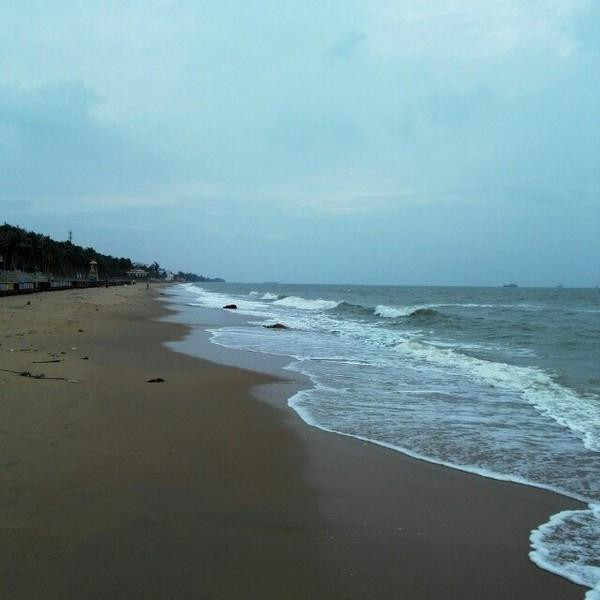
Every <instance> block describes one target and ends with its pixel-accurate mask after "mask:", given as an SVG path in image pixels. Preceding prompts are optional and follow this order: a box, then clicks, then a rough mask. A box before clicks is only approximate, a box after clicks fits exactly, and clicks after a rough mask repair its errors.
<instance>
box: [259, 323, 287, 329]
mask: <svg viewBox="0 0 600 600" xmlns="http://www.w3.org/2000/svg"><path fill="white" fill-rule="evenodd" d="M263 327H264V328H265V329H289V327H288V326H287V325H284V324H283V323H273V325H263Z"/></svg>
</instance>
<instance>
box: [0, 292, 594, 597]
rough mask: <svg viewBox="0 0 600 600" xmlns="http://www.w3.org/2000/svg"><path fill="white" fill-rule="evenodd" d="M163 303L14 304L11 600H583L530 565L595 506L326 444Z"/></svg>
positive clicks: (7, 322) (8, 361)
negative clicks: (579, 512) (548, 537)
mask: <svg viewBox="0 0 600 600" xmlns="http://www.w3.org/2000/svg"><path fill="white" fill-rule="evenodd" d="M155 294H156V292H155V291H154V290H151V291H147V290H146V289H145V287H144V286H132V287H122V288H109V289H103V288H100V289H89V290H81V291H75V290H74V291H64V292H55V293H45V294H37V295H31V296H21V297H16V298H3V299H0V368H1V369H3V370H2V371H0V481H1V484H0V597H1V598H3V599H7V600H8V599H11V600H21V599H23V600H34V599H37V598H40V599H41V598H43V599H48V600H54V599H56V600H59V599H60V600H70V599H78V600H87V599H128V600H130V599H154V598H156V599H159V598H160V599H174V600H175V599H182V600H184V599H191V598H278V599H279V598H281V599H287V598H307V599H308V598H402V599H408V600H410V599H417V598H419V599H421V598H422V599H434V598H435V599H437V598H445V599H448V598H456V599H476V598H477V599H482V598H483V599H486V598H491V599H496V598H506V599H511V600H515V599H516V598H524V599H528V600H529V599H538V598H539V599H561V600H562V599H566V600H568V599H570V598H573V599H576V598H578V599H581V598H582V597H583V593H584V590H583V588H580V587H578V586H575V585H573V584H570V583H569V582H567V581H565V580H563V579H561V578H558V577H556V576H553V575H551V574H549V573H546V572H544V571H542V570H540V569H538V568H537V567H535V566H534V565H533V564H532V563H530V562H529V560H528V558H527V552H528V536H529V531H530V530H531V529H532V528H533V527H535V526H537V525H539V524H540V523H542V522H544V521H545V520H547V517H548V516H549V515H550V514H552V513H555V512H558V511H559V510H563V509H565V508H568V507H569V506H574V505H576V503H574V502H571V501H568V500H567V499H565V498H562V497H560V496H557V495H554V494H551V493H546V492H543V491H538V490H534V489H531V488H527V487H523V486H518V485H512V484H503V483H499V482H494V481H491V480H486V479H483V478H480V477H476V476H472V475H468V474H465V473H460V472H457V471H453V470H450V469H445V468H442V467H438V466H436V465H431V464H427V463H423V462H420V461H416V460H412V459H410V458H408V457H405V456H403V455H401V454H399V453H397V452H393V451H388V450H386V449H383V448H378V447H376V446H373V445H370V444H365V443H362V442H359V441H357V440H353V439H349V438H343V437H341V436H335V435H332V434H327V433H324V432H322V431H319V430H316V429H314V428H310V427H308V426H306V425H304V424H303V423H302V422H301V421H300V420H299V419H298V418H297V417H295V415H293V414H292V413H291V412H290V411H289V410H288V409H286V408H284V407H285V401H284V398H275V399H273V393H275V392H273V393H272V394H271V402H263V401H260V400H257V398H256V394H255V393H253V391H252V390H256V389H258V388H257V387H256V386H262V388H261V389H263V390H264V389H265V387H264V386H265V385H267V384H269V383H275V382H276V380H275V378H274V377H272V376H269V375H264V374H259V373H256V372H252V371H247V370H243V369H238V368H232V367H226V366H222V365H218V364H215V363H212V362H208V361H204V360H200V359H196V358H192V357H188V356H185V355H183V354H178V353H175V352H173V351H171V350H169V349H167V348H166V347H165V346H163V345H162V344H161V342H163V341H167V340H175V339H178V338H180V337H182V336H184V335H185V334H186V332H187V330H186V328H185V327H183V326H181V325H177V324H174V323H165V322H158V321H156V320H155V319H156V318H158V317H159V316H161V315H164V314H165V308H164V307H163V306H161V305H160V304H159V303H158V302H156V301H155V299H154V296H155ZM84 357H87V359H85V358H84ZM55 360H59V361H60V362H39V361H55ZM265 360H266V359H265ZM13 371H16V372H21V371H28V372H30V373H31V374H33V375H39V374H44V375H45V379H34V378H31V377H22V376H20V375H18V374H17V373H15V372H13ZM51 377H57V378H61V379H50V378H51ZM155 377H161V378H163V379H164V380H165V381H164V382H163V383H147V380H148V379H151V378H155ZM267 387H268V386H267ZM277 389H280V388H278V387H277V386H272V390H277ZM275 395H276V393H275ZM273 402H275V405H273Z"/></svg>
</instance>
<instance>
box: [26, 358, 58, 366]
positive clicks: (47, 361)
mask: <svg viewBox="0 0 600 600" xmlns="http://www.w3.org/2000/svg"><path fill="white" fill-rule="evenodd" d="M57 362H61V360H60V358H53V359H52V360H33V361H31V364H33V365H40V364H42V363H57Z"/></svg>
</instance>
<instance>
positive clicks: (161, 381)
mask: <svg viewBox="0 0 600 600" xmlns="http://www.w3.org/2000/svg"><path fill="white" fill-rule="evenodd" d="M163 381H164V379H163V378H162V377H155V378H154V379H148V381H147V382H146V383H163Z"/></svg>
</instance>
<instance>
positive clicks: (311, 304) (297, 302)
mask: <svg viewBox="0 0 600 600" xmlns="http://www.w3.org/2000/svg"><path fill="white" fill-rule="evenodd" d="M273 304H276V305H277V306H287V307H290V308H299V309H301V310H330V309H332V308H335V307H336V306H338V305H339V302H335V301H333V300H322V299H320V298H319V299H317V300H308V299H306V298H300V297H298V296H286V297H285V298H281V299H280V300H275V302H273Z"/></svg>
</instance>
